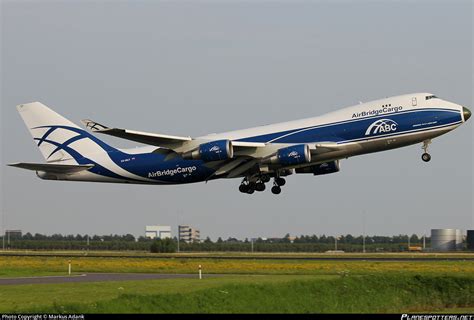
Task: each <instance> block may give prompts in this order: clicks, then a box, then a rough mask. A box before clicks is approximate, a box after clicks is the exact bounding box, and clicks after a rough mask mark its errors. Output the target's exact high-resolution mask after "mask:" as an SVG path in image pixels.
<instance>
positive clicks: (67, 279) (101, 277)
mask: <svg viewBox="0 0 474 320" xmlns="http://www.w3.org/2000/svg"><path fill="white" fill-rule="evenodd" d="M216 276H219V275H205V277H216ZM178 278H188V279H192V278H195V279H198V275H197V274H158V273H85V274H78V275H71V276H39V277H21V278H0V285H20V284H52V283H78V282H103V281H133V280H156V279H178Z"/></svg>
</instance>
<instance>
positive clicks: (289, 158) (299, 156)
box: [267, 144, 311, 166]
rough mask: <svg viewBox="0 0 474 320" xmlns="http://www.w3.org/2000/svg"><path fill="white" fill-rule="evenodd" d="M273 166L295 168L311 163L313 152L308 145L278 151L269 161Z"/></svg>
mask: <svg viewBox="0 0 474 320" xmlns="http://www.w3.org/2000/svg"><path fill="white" fill-rule="evenodd" d="M267 162H269V163H272V164H280V165H283V166H293V165H297V164H302V163H309V162H311V152H310V150H309V146H308V145H307V144H299V145H295V146H290V147H286V148H281V149H278V151H277V152H276V154H275V155H273V156H272V157H270V159H269V160H268V161H267Z"/></svg>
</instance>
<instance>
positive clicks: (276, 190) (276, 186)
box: [272, 177, 286, 194]
mask: <svg viewBox="0 0 474 320" xmlns="http://www.w3.org/2000/svg"><path fill="white" fill-rule="evenodd" d="M285 183H286V180H285V179H283V178H281V177H278V178H275V181H273V187H272V193H273V194H280V193H281V187H282V186H284V185H285Z"/></svg>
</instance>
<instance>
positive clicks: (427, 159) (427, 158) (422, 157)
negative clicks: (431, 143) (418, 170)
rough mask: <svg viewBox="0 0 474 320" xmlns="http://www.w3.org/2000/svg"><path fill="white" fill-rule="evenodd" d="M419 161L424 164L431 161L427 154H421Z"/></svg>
mask: <svg viewBox="0 0 474 320" xmlns="http://www.w3.org/2000/svg"><path fill="white" fill-rule="evenodd" d="M421 159H422V160H423V161H424V162H429V161H430V160H431V155H430V154H429V153H426V152H425V153H423V154H422V155H421Z"/></svg>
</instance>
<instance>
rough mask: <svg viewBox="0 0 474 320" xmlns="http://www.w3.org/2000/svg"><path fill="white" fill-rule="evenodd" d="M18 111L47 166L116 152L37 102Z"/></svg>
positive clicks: (19, 108) (21, 107)
mask: <svg viewBox="0 0 474 320" xmlns="http://www.w3.org/2000/svg"><path fill="white" fill-rule="evenodd" d="M17 109H18V112H19V113H20V116H21V117H22V118H23V121H24V122H25V124H26V126H27V127H28V129H29V130H30V133H31V135H32V136H33V139H34V140H35V142H36V145H37V146H38V148H39V149H40V151H41V153H42V154H43V157H44V158H45V159H46V161H48V162H54V161H60V160H67V159H74V160H76V162H78V163H79V162H83V161H80V160H81V159H84V158H86V157H87V156H88V155H89V154H92V153H99V152H104V151H105V152H111V151H116V149H114V148H112V147H111V146H109V145H107V144H105V143H104V142H102V141H101V140H99V139H97V138H96V137H94V136H93V135H91V134H90V133H89V132H87V131H85V130H83V129H81V128H80V127H78V126H77V125H75V124H74V123H72V122H71V121H69V120H68V119H66V118H64V117H62V116H61V115H59V114H57V113H56V112H54V111H53V110H51V109H50V108H48V107H47V106H45V105H44V104H42V103H40V102H32V103H27V104H21V105H19V106H17Z"/></svg>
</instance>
